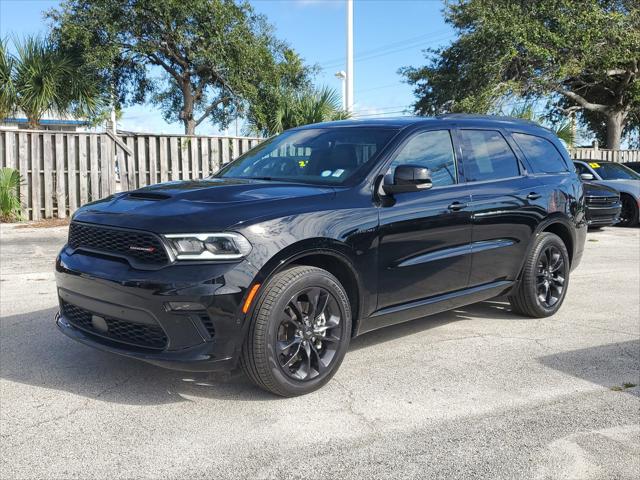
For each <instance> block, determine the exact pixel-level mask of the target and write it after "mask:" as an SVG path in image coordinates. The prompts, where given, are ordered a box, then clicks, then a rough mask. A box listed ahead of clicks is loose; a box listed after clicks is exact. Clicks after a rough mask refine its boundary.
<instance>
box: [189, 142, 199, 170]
mask: <svg viewBox="0 0 640 480" xmlns="http://www.w3.org/2000/svg"><path fill="white" fill-rule="evenodd" d="M199 144H200V140H199V139H198V137H191V141H190V142H189V150H191V155H189V156H190V157H191V178H193V179H198V178H201V175H202V169H201V167H200V153H199V149H198V147H199Z"/></svg>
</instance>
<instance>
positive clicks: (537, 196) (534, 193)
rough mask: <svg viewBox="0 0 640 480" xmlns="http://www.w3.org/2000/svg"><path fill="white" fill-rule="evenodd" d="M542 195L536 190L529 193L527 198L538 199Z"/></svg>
mask: <svg viewBox="0 0 640 480" xmlns="http://www.w3.org/2000/svg"><path fill="white" fill-rule="evenodd" d="M541 196H542V195H540V194H539V193H536V192H531V193H530V194H529V195H527V198H528V199H529V200H537V199H539V198H540V197H541Z"/></svg>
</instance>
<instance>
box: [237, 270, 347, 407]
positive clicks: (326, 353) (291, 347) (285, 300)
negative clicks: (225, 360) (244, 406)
mask: <svg viewBox="0 0 640 480" xmlns="http://www.w3.org/2000/svg"><path fill="white" fill-rule="evenodd" d="M350 338H351V308H350V305H349V299H348V297H347V294H346V292H345V290H344V288H343V287H342V285H341V284H340V282H339V281H338V279H337V278H336V277H334V276H333V275H332V274H331V273H329V272H327V271H326V270H323V269H321V268H317V267H309V266H295V267H292V268H289V269H287V270H285V271H283V272H280V273H278V274H276V275H275V276H274V277H273V278H272V279H271V280H270V281H269V282H268V283H267V284H266V286H265V287H264V290H263V292H262V295H261V296H260V300H259V301H258V304H257V305H256V308H255V311H254V314H253V318H252V319H251V326H250V329H249V334H248V335H247V338H246V340H245V344H244V348H243V352H242V357H241V361H240V364H241V366H242V369H243V370H244V372H245V373H246V374H247V376H248V377H249V378H250V379H251V380H252V381H253V382H254V383H255V384H256V385H257V386H259V387H261V388H263V389H265V390H268V391H270V392H272V393H275V394H276V395H281V396H284V397H292V396H296V395H303V394H305V393H309V392H312V391H314V390H316V389H318V388H320V387H322V386H323V385H324V384H325V383H327V382H328V381H329V380H330V379H331V377H332V376H333V375H334V374H335V372H336V371H337V369H338V367H339V366H340V364H341V363H342V359H343V358H344V355H345V353H346V351H347V348H348V346H349V340H350Z"/></svg>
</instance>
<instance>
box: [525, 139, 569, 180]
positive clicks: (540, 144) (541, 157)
mask: <svg viewBox="0 0 640 480" xmlns="http://www.w3.org/2000/svg"><path fill="white" fill-rule="evenodd" d="M513 138H514V139H515V141H516V143H517V144H518V146H519V147H520V148H521V149H522V151H523V152H524V155H525V157H527V159H528V160H529V162H530V163H531V166H532V167H533V169H534V171H535V172H542V173H560V172H568V171H569V168H568V167H567V164H566V163H565V161H564V158H562V155H561V154H560V152H559V151H558V149H557V148H556V147H555V145H554V144H553V143H551V142H550V141H549V140H547V139H546V138H541V137H536V136H534V135H527V134H525V133H514V134H513Z"/></svg>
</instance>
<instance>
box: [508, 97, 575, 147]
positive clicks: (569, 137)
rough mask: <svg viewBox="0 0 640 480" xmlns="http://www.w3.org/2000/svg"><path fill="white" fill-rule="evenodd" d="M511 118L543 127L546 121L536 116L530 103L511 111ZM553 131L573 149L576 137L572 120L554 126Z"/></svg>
mask: <svg viewBox="0 0 640 480" xmlns="http://www.w3.org/2000/svg"><path fill="white" fill-rule="evenodd" d="M509 116H510V117H515V118H522V119H524V120H530V121H532V122H536V123H539V124H541V125H542V124H543V123H544V119H543V118H542V117H540V116H538V115H536V113H535V111H534V109H533V105H531V104H530V103H526V104H524V105H523V106H521V107H520V108H518V107H514V108H513V110H511V113H509ZM551 130H552V131H553V133H555V134H556V136H557V137H558V138H559V139H560V140H562V141H563V142H564V143H566V144H567V146H569V147H573V145H574V143H575V141H576V136H575V132H574V129H573V125H572V124H571V121H570V120H563V121H561V122H560V123H558V124H556V125H554V126H553V127H552V128H551Z"/></svg>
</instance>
